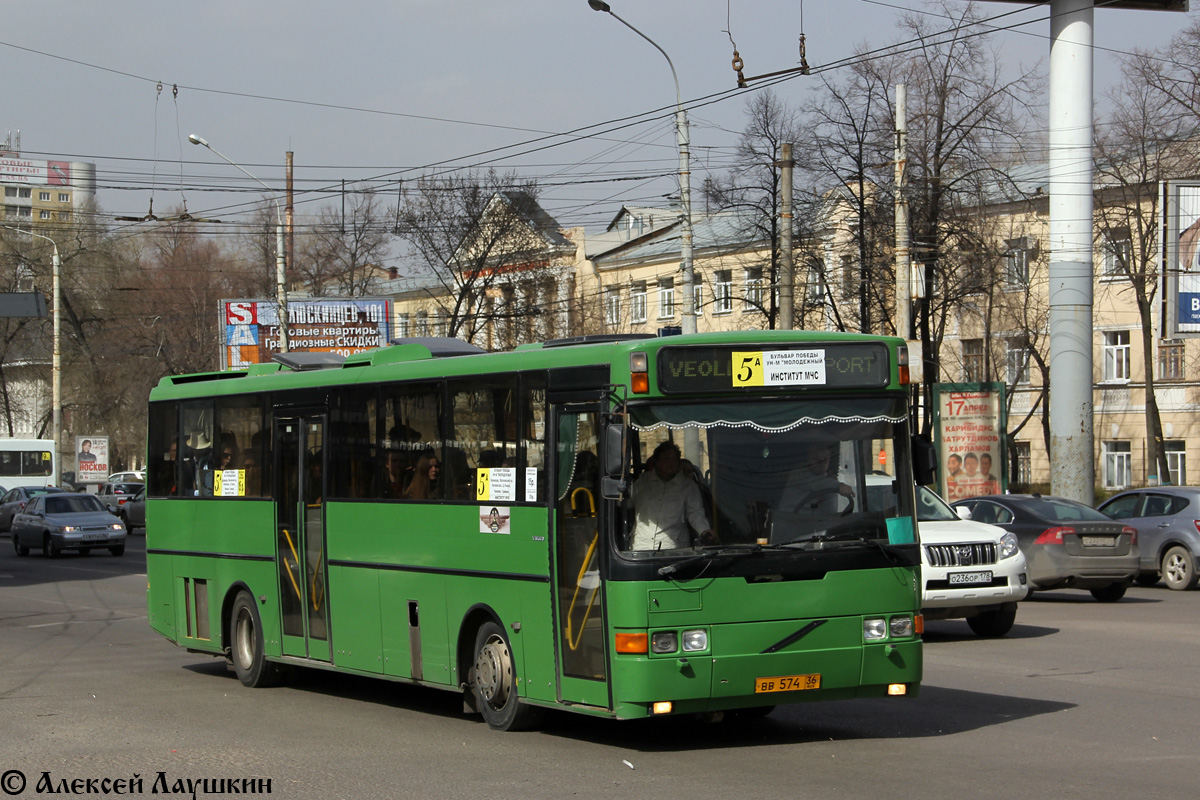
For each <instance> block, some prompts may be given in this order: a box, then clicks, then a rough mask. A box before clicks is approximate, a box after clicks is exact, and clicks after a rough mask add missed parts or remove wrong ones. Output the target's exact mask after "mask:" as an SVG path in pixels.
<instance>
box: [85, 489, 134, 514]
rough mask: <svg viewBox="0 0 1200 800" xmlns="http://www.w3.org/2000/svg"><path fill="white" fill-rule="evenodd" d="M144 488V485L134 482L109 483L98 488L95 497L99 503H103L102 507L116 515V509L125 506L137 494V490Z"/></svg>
mask: <svg viewBox="0 0 1200 800" xmlns="http://www.w3.org/2000/svg"><path fill="white" fill-rule="evenodd" d="M144 487H145V484H144V483H137V482H134V481H126V482H123V483H113V482H109V483H106V484H104V485H103V486H101V487H100V491H99V492H97V493H96V494H97V496H98V497H99V498H100V502H101V503H104V507H105V508H107V509H108V510H109V511H110V512H111V513H113V514H116V513H117V509H119V508H120V507H121V506H123V505H125V503H127V502H128V501H129V499H130V498H131V497H133V496H134V495H135V494H137V493H138V490H139V489H142V488H144Z"/></svg>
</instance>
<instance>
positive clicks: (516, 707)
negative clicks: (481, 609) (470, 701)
mask: <svg viewBox="0 0 1200 800" xmlns="http://www.w3.org/2000/svg"><path fill="white" fill-rule="evenodd" d="M517 683H518V678H517V671H516V667H515V666H514V662H513V656H512V647H511V646H510V645H509V643H508V637H506V636H505V635H504V629H503V628H501V627H500V626H499V625H497V624H496V623H495V622H485V623H484V624H483V625H481V626H480V628H479V630H478V631H477V632H476V634H475V663H474V664H473V665H472V667H471V676H470V684H471V691H472V692H473V693H474V694H475V705H476V707H477V708H478V709H479V710H480V711H481V712H482V713H483V719H484V720H485V721H486V722H487V724H488V725H489V726H490V727H491V728H493V729H494V730H498V731H522V730H529V729H530V728H533V727H534V726H536V725H537V723H538V722H539V721H540V719H541V711H542V710H541V709H540V708H535V707H533V706H529V705H526V704H525V703H522V702H521V700H520V698H518V697H517Z"/></svg>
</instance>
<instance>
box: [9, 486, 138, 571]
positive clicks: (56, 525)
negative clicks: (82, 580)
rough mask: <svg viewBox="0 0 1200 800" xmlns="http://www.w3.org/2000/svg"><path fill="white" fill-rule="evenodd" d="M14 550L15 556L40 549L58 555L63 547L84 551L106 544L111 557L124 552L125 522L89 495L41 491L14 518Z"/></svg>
mask: <svg viewBox="0 0 1200 800" xmlns="http://www.w3.org/2000/svg"><path fill="white" fill-rule="evenodd" d="M12 540H13V549H15V550H16V551H17V555H18V556H27V555H29V551H30V549H34V548H35V549H39V550H41V551H42V555H44V556H47V557H49V558H57V557H58V556H59V554H60V553H62V551H63V550H78V551H80V552H81V553H87V552H89V551H91V550H93V549H95V548H97V547H106V548H108V551H109V552H110V553H112V554H113V555H114V556H119V555H124V553H125V525H124V524H123V523H122V522H121V520H119V519H117V518H116V517H115V516H113V515H112V514H110V513H108V510H107V509H105V508H104V504H103V503H101V502H100V501H99V500H98V499H96V497H95V495H90V494H71V493H68V492H59V493H48V494H40V495H38V496H37V497H34V498H33V499H32V500H30V501H29V504H28V505H27V506H25V510H24V511H22V512H21V513H20V514H17V515H16V516H15V517H13V522H12Z"/></svg>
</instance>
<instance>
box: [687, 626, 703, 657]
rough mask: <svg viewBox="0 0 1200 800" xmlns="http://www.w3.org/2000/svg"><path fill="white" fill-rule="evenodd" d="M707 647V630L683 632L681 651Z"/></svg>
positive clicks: (692, 651) (693, 650)
mask: <svg viewBox="0 0 1200 800" xmlns="http://www.w3.org/2000/svg"><path fill="white" fill-rule="evenodd" d="M707 649H708V631H704V630H696V631H684V632H683V651H684V652H685V653H695V652H697V651H699V650H707Z"/></svg>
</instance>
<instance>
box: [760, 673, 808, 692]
mask: <svg viewBox="0 0 1200 800" xmlns="http://www.w3.org/2000/svg"><path fill="white" fill-rule="evenodd" d="M820 688H821V674H820V673H817V674H815V675H780V676H778V677H775V678H755V679H754V693H755V694H761V693H763V692H802V691H805V690H806V689H820Z"/></svg>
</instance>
